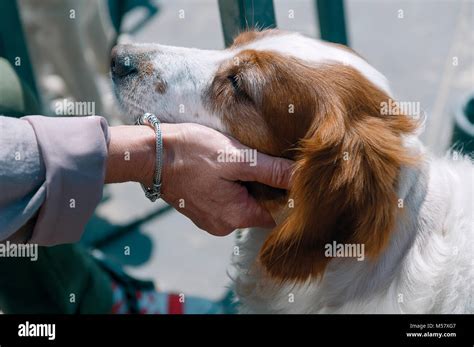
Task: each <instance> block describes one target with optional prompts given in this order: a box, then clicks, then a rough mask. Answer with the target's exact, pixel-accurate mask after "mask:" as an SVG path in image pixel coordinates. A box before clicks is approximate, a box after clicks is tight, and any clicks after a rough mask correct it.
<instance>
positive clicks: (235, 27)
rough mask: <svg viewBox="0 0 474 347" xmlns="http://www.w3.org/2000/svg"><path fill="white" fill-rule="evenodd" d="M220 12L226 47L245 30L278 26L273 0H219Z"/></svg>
mask: <svg viewBox="0 0 474 347" xmlns="http://www.w3.org/2000/svg"><path fill="white" fill-rule="evenodd" d="M219 12H220V14H221V23H222V31H223V33H224V42H225V45H226V47H228V46H230V44H231V43H232V41H233V39H234V37H236V36H237V35H238V34H239V33H240V32H242V31H244V30H248V29H251V28H259V29H270V28H276V17H275V9H274V7H273V0H259V1H254V0H219Z"/></svg>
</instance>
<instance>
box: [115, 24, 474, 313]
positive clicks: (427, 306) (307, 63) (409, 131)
mask: <svg viewBox="0 0 474 347" xmlns="http://www.w3.org/2000/svg"><path fill="white" fill-rule="evenodd" d="M112 66H113V68H112V77H113V80H114V85H115V90H116V95H117V97H118V99H119V101H120V103H121V105H122V107H123V108H124V110H125V112H127V113H128V114H130V115H131V116H132V117H134V118H135V117H138V116H140V115H141V114H143V113H145V112H153V113H156V115H157V116H158V117H159V118H160V120H161V121H162V122H172V123H180V122H195V123H200V124H202V125H205V126H208V127H211V128H214V129H216V130H218V131H221V132H222V133H225V134H229V135H231V136H233V137H235V138H237V139H238V140H239V141H240V142H242V143H243V144H245V145H247V146H249V147H251V148H255V149H257V150H259V151H261V152H264V153H267V154H270V155H273V156H280V157H285V158H289V159H293V160H295V168H294V172H293V175H292V185H291V189H290V190H289V191H288V192H286V191H281V190H277V189H272V188H269V187H266V186H262V185H259V184H251V185H249V186H248V189H249V190H250V192H251V193H252V194H253V195H254V196H255V197H256V198H257V199H258V200H259V201H261V202H262V204H264V205H265V206H266V207H267V208H268V210H269V211H270V212H271V213H272V215H273V216H274V218H275V221H276V224H277V226H276V227H275V228H274V229H272V230H255V229H247V230H243V231H241V232H240V233H239V234H240V236H239V238H238V241H237V247H238V249H239V252H237V253H238V255H236V256H234V259H233V266H234V267H235V270H236V271H235V275H234V276H233V277H234V278H233V280H234V289H235V292H236V295H237V297H238V301H239V305H240V311H241V312H243V313H465V312H473V311H474V304H473V300H472V297H473V279H474V276H473V250H474V247H473V220H474V219H473V210H474V209H473V199H474V189H473V184H472V183H473V177H474V169H473V164H472V161H471V159H470V158H469V157H466V156H462V155H460V154H458V153H455V152H452V153H450V154H448V155H447V156H446V157H445V158H434V157H433V156H431V155H430V153H429V152H428V151H427V150H426V149H425V147H424V146H423V145H422V143H421V142H420V140H418V137H417V136H418V135H419V132H420V129H421V128H422V123H423V122H422V119H423V118H422V117H417V116H416V115H409V114H406V113H405V112H401V111H400V109H399V108H398V107H395V108H393V107H388V105H394V104H395V105H397V104H396V101H394V100H393V99H392V93H391V91H390V88H389V85H388V82H387V80H386V79H385V77H384V76H383V75H382V74H381V73H380V72H378V71H377V70H376V69H375V68H373V67H372V66H371V65H370V64H369V63H368V62H367V61H366V60H364V59H363V58H362V57H361V56H359V55H358V54H357V53H355V52H354V51H352V50H351V49H349V48H348V47H345V46H342V45H337V44H332V43H328V42H323V41H319V40H315V39H311V38H307V37H304V36H302V35H300V34H298V33H292V32H284V31H279V30H266V31H260V32H259V31H248V32H244V33H242V34H240V35H239V36H237V38H236V39H235V40H234V42H233V44H232V46H231V47H229V48H228V49H225V50H222V51H209V50H199V49H190V48H180V47H167V46H162V45H158V44H134V45H126V46H118V47H116V48H115V49H114V51H113V54H112Z"/></svg>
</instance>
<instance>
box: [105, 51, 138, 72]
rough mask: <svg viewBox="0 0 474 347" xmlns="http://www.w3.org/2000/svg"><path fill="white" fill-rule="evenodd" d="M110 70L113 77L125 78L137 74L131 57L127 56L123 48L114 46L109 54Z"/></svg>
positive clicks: (134, 62)
mask: <svg viewBox="0 0 474 347" xmlns="http://www.w3.org/2000/svg"><path fill="white" fill-rule="evenodd" d="M110 70H111V71H112V76H113V77H119V78H121V77H125V76H128V75H131V74H133V73H135V72H137V71H138V70H137V67H136V61H134V59H133V55H131V54H127V49H126V48H125V47H124V46H120V45H118V46H115V47H114V48H113V49H112V52H111V60H110Z"/></svg>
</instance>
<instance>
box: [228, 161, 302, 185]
mask: <svg viewBox="0 0 474 347" xmlns="http://www.w3.org/2000/svg"><path fill="white" fill-rule="evenodd" d="M293 164H294V162H293V161H291V160H288V159H283V158H276V157H271V156H269V155H266V154H263V153H258V154H257V161H256V165H254V166H251V165H249V164H248V163H246V164H243V165H241V167H240V170H241V172H240V175H239V176H240V177H237V179H238V180H240V181H256V182H260V183H263V184H266V185H267V186H271V187H275V188H280V189H289V186H290V178H291V173H292V166H293ZM238 174H239V173H238Z"/></svg>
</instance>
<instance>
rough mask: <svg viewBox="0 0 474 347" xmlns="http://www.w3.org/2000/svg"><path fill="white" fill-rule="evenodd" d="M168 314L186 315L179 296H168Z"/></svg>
mask: <svg viewBox="0 0 474 347" xmlns="http://www.w3.org/2000/svg"><path fill="white" fill-rule="evenodd" d="M168 314H184V307H183V303H182V302H180V301H179V295H177V294H170V295H169V296H168Z"/></svg>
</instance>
